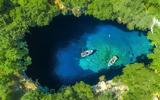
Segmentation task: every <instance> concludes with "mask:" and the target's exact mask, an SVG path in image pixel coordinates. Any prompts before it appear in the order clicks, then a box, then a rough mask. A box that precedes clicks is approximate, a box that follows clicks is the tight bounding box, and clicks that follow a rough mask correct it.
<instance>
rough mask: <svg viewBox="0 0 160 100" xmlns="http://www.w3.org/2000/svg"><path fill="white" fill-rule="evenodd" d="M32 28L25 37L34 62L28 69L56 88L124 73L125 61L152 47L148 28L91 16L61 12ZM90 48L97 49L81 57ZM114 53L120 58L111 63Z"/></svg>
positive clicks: (31, 75)
mask: <svg viewBox="0 0 160 100" xmlns="http://www.w3.org/2000/svg"><path fill="white" fill-rule="evenodd" d="M30 31H31V33H32V34H31V35H27V37H26V39H27V43H28V45H29V50H30V56H31V57H32V65H31V66H30V67H29V68H28V70H27V71H26V73H27V75H28V76H29V77H31V78H32V79H33V80H36V79H38V81H39V82H40V84H42V85H43V86H47V87H50V88H54V89H58V88H59V87H61V86H62V85H68V84H72V83H75V82H76V81H80V80H83V81H85V82H87V83H90V84H93V83H95V82H96V81H97V80H98V76H100V75H102V74H106V75H107V78H108V79H111V78H113V77H114V76H115V75H117V74H120V73H121V70H122V66H123V65H126V64H129V63H134V62H136V61H137V58H139V57H140V56H141V55H146V54H147V53H149V52H150V50H151V45H150V42H149V40H148V39H147V38H146V36H145V35H144V34H146V33H145V32H142V31H137V30H135V31H129V30H127V29H126V27H125V26H124V25H120V24H118V23H116V22H112V21H100V20H97V19H95V18H93V17H90V16H82V17H80V18H76V17H73V16H65V17H64V16H58V17H56V18H54V20H53V21H52V22H51V23H50V24H49V25H48V26H45V27H35V28H31V29H30ZM87 49H94V50H96V52H95V53H94V54H93V55H91V56H88V57H85V58H81V57H80V53H81V52H82V51H84V50H87ZM114 55H117V56H119V60H118V61H117V62H116V63H115V64H114V65H113V66H111V67H108V66H107V64H108V61H109V60H110V59H111V58H112V56H114Z"/></svg>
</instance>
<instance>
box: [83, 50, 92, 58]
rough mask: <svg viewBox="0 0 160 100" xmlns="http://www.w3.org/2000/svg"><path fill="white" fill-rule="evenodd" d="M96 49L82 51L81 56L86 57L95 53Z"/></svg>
mask: <svg viewBox="0 0 160 100" xmlns="http://www.w3.org/2000/svg"><path fill="white" fill-rule="evenodd" d="M94 51H95V50H86V51H83V52H81V57H82V58H84V57H87V56H90V55H92V54H93V53H94Z"/></svg>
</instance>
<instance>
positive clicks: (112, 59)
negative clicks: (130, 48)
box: [108, 55, 119, 67]
mask: <svg viewBox="0 0 160 100" xmlns="http://www.w3.org/2000/svg"><path fill="white" fill-rule="evenodd" d="M118 59H119V58H118V56H116V55H115V56H113V57H112V58H111V59H110V60H109V62H108V67H110V66H112V65H113V64H114V63H115V62H116V61H117V60H118Z"/></svg>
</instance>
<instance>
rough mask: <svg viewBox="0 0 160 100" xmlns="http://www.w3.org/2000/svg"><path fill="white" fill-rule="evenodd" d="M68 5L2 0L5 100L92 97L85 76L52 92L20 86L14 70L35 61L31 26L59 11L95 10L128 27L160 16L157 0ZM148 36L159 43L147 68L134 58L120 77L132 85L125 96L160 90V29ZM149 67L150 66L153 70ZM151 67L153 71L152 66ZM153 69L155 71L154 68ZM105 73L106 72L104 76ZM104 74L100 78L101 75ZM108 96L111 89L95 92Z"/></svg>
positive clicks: (74, 0) (70, 0)
mask: <svg viewBox="0 0 160 100" xmlns="http://www.w3.org/2000/svg"><path fill="white" fill-rule="evenodd" d="M60 1H61V0H60ZM61 2H62V4H63V5H64V6H65V7H66V9H64V11H61V9H59V8H58V7H57V5H55V4H54V0H53V1H52V0H0V90H1V91H0V99H2V100H13V98H14V100H19V99H20V98H21V97H22V98H21V99H22V100H40V99H42V100H64V99H65V100H75V99H76V100H86V99H88V100H94V98H96V97H95V95H94V94H93V93H92V88H91V86H90V85H87V84H85V83H84V82H80V83H76V84H75V85H73V86H68V87H66V88H64V89H62V90H61V91H59V92H57V93H54V94H51V93H43V92H42V91H41V90H38V89H37V90H35V91H32V90H27V91H26V90H25V89H23V88H20V86H21V84H22V82H21V79H20V78H19V76H18V75H17V74H15V73H19V74H20V75H22V73H23V72H24V71H25V70H26V68H27V66H28V65H29V64H31V58H30V57H29V56H28V48H27V44H26V42H25V39H24V37H25V33H26V32H28V29H29V27H34V26H44V25H48V24H49V22H50V21H51V20H52V18H53V17H54V16H57V15H58V14H60V13H63V14H73V15H75V16H80V15H82V14H86V15H93V16H94V17H96V18H98V19H101V20H106V19H107V20H117V21H118V22H119V23H123V24H127V27H128V28H129V29H137V28H138V29H141V30H147V29H149V28H150V25H151V22H152V18H153V17H156V18H160V13H157V12H159V11H160V2H159V0H132V1H131V0H119V1H117V0H62V1H61ZM148 38H149V39H150V40H151V41H152V44H153V45H156V48H154V50H153V53H151V54H149V55H148V57H149V58H150V59H152V60H153V62H152V63H151V64H150V65H149V66H147V67H148V68H145V67H146V66H144V65H143V64H130V65H128V66H127V67H126V68H124V71H123V75H121V76H119V77H116V78H115V80H120V81H122V82H124V83H125V84H127V85H128V86H129V92H128V93H127V94H126V95H125V96H124V98H125V100H127V99H128V100H143V99H146V100H148V99H151V98H152V94H153V93H156V92H157V93H159V92H160V85H159V83H160V78H159V76H158V75H160V57H159V55H160V41H159V39H160V35H159V29H158V28H155V29H154V34H151V33H148ZM150 69H151V70H150ZM152 70H153V71H152ZM154 72H155V73H154ZM102 79H103V78H102ZM102 79H101V80H102ZM105 98H108V99H109V100H112V99H113V98H114V97H113V95H111V94H108V93H106V94H104V95H100V96H97V99H99V100H103V99H105Z"/></svg>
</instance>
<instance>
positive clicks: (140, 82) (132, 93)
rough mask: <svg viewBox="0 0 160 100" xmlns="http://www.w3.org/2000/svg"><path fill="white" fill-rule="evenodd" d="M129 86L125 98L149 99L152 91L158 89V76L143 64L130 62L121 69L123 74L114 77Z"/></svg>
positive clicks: (159, 79) (159, 80)
mask: <svg viewBox="0 0 160 100" xmlns="http://www.w3.org/2000/svg"><path fill="white" fill-rule="evenodd" d="M115 80H116V81H122V82H124V83H125V84H126V85H128V87H129V92H128V93H127V94H126V95H125V96H124V99H125V100H144V99H145V100H151V99H152V97H153V93H155V92H159V91H160V85H159V82H160V78H159V76H158V75H157V74H155V73H154V72H153V71H151V70H149V69H147V68H145V66H144V65H143V64H140V63H135V64H130V65H128V66H127V67H125V68H124V70H123V75H121V76H119V77H117V78H115Z"/></svg>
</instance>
